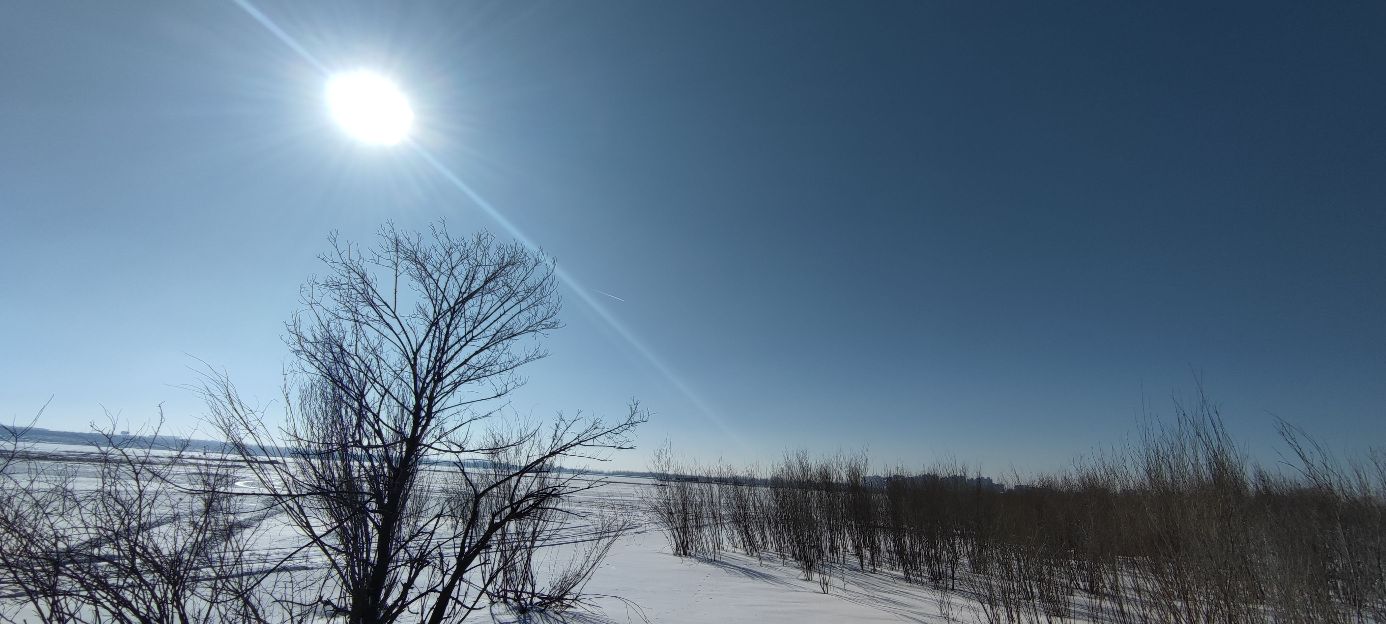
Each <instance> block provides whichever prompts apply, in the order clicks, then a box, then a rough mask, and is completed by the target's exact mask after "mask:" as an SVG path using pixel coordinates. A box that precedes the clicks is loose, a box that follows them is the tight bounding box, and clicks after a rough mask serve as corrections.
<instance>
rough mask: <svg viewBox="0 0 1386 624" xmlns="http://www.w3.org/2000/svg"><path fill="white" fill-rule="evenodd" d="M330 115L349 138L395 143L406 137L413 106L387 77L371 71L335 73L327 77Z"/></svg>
mask: <svg viewBox="0 0 1386 624" xmlns="http://www.w3.org/2000/svg"><path fill="white" fill-rule="evenodd" d="M327 106H328V108H329V109H330V110H331V111H332V119H333V120H335V121H336V122H337V124H338V125H340V126H341V127H342V129H343V130H345V131H346V133H347V134H349V135H351V137H352V138H354V139H356V140H358V141H361V142H362V143H368V144H371V145H395V144H397V143H399V142H400V141H403V140H404V139H406V138H408V137H409V131H410V129H412V128H413V126H414V109H412V108H410V107H409V99H408V98H406V97H405V96H404V92H402V91H400V90H399V87H396V86H395V83H393V82H391V81H390V79H389V78H386V77H384V76H381V75H380V74H377V73H375V72H372V71H367V70H357V71H352V72H346V73H341V74H336V75H334V76H332V77H331V78H329V79H328V81H327Z"/></svg>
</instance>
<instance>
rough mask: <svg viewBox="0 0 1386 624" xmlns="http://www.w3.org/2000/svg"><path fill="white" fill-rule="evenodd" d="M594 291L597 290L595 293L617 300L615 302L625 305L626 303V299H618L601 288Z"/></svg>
mask: <svg viewBox="0 0 1386 624" xmlns="http://www.w3.org/2000/svg"><path fill="white" fill-rule="evenodd" d="M592 290H595V291H597V292H599V293H601V294H603V295H606V296H608V297H611V298H612V299H615V300H617V301H620V302H621V303H625V302H626V300H625V299H622V298H620V297H617V296H616V295H613V294H611V293H609V292H606V291H605V290H602V289H600V288H593V289H592Z"/></svg>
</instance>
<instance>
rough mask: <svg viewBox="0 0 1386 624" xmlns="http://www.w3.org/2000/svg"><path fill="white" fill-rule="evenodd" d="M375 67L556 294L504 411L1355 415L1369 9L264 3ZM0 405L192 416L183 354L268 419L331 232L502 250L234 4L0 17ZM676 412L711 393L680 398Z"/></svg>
mask: <svg viewBox="0 0 1386 624" xmlns="http://www.w3.org/2000/svg"><path fill="white" fill-rule="evenodd" d="M255 6H257V7H259V9H260V10H262V11H263V12H264V14H265V15H266V16H268V18H269V19H271V20H272V21H273V22H274V23H275V24H277V25H278V26H279V27H280V28H282V30H283V31H284V32H285V33H287V34H288V35H289V36H290V37H292V38H293V39H295V40H296V41H297V42H298V43H299V44H301V45H302V47H303V48H304V49H305V50H308V51H309V52H310V54H312V55H313V56H314V57H316V58H317V59H319V60H320V61H321V62H322V63H323V64H324V65H326V66H327V67H328V68H329V69H332V70H350V69H356V68H361V67H365V68H372V69H375V70H378V71H381V72H383V73H387V74H389V75H391V76H393V77H394V78H395V79H396V81H397V82H398V83H399V84H400V85H401V87H402V88H403V89H405V90H406V91H407V92H408V93H409V95H410V97H411V99H412V102H413V104H414V106H415V109H416V112H417V115H418V126H419V127H418V133H417V135H416V139H415V140H416V141H417V143H418V144H419V145H420V146H421V147H423V148H424V149H425V150H427V151H428V152H429V153H430V154H432V155H434V156H435V157H436V158H437V160H438V162H440V163H442V164H443V165H444V166H446V167H447V168H448V169H449V170H450V171H451V172H453V173H454V174H455V175H456V176H457V177H458V179H460V180H463V181H465V183H466V184H468V185H470V186H471V187H472V188H473V189H474V190H475V191H476V192H477V193H478V194H479V195H480V196H482V197H484V198H485V199H486V200H487V201H489V202H490V203H491V204H492V205H493V206H494V207H495V208H496V209H497V210H498V211H500V212H501V213H503V214H504V215H505V217H506V218H507V219H509V220H510V221H511V222H513V223H514V224H515V225H516V226H517V227H518V228H520V230H522V231H523V232H524V233H525V235H526V236H527V237H529V238H530V239H532V240H533V241H535V242H537V243H538V244H540V245H541V246H542V247H543V248H544V249H545V250H546V251H547V252H549V253H551V254H552V255H553V256H555V257H556V258H557V259H558V262H559V264H560V266H562V267H563V268H564V270H565V271H567V272H569V273H570V274H572V275H573V276H575V277H576V278H577V279H578V280H579V281H580V282H581V283H582V285H583V286H585V287H587V288H590V289H600V290H602V291H605V292H608V293H611V294H614V295H617V296H619V297H620V298H622V299H624V301H623V302H622V301H616V300H614V299H607V298H604V297H601V296H600V295H593V294H592V293H593V292H595V291H589V292H588V296H596V297H597V299H599V300H601V303H602V305H603V306H605V308H606V311H607V312H608V313H609V314H610V315H611V316H612V317H613V318H615V319H617V320H618V321H619V322H620V323H621V324H622V325H623V326H624V327H625V328H627V329H628V330H629V332H630V334H631V335H633V336H635V337H636V339H637V340H638V341H639V343H640V344H641V345H643V347H644V348H645V349H647V350H648V351H649V352H650V353H653V354H655V355H656V357H658V358H659V359H660V360H661V361H663V362H664V363H665V364H666V365H667V367H668V369H669V371H670V372H671V373H672V374H673V375H674V376H676V377H677V379H678V380H679V381H680V383H682V384H683V385H684V386H685V387H686V388H687V389H688V390H689V391H691V393H692V394H694V395H696V396H697V397H698V399H697V400H695V399H693V398H691V397H690V396H689V394H690V392H685V391H683V390H681V389H680V388H679V387H678V385H677V384H675V383H673V382H671V381H670V379H669V378H668V377H667V376H666V375H664V374H661V373H660V372H659V371H657V370H655V369H653V368H652V367H651V365H650V363H649V361H648V360H647V359H646V358H645V357H644V356H642V355H641V353H640V352H639V349H638V348H636V347H634V346H632V345H631V344H630V343H629V342H628V341H627V340H625V339H624V338H622V337H621V336H620V335H619V334H618V333H617V332H616V331H615V330H613V329H612V328H611V327H610V326H609V325H608V324H607V323H606V322H604V321H603V320H602V319H601V318H600V317H599V315H598V314H597V313H595V312H594V311H593V310H592V309H591V308H590V307H589V306H587V305H586V304H585V303H584V302H583V301H582V300H581V298H580V297H579V296H577V295H576V294H575V293H572V292H568V293H567V297H566V307H565V311H564V315H563V318H564V320H565V322H566V327H565V328H563V329H561V330H559V331H557V332H555V333H554V334H553V335H551V336H550V337H549V338H548V341H547V345H548V347H549V349H550V351H551V352H552V355H551V357H549V358H548V359H547V360H544V361H542V362H540V363H538V364H536V365H534V366H532V367H531V368H530V369H529V370H528V371H527V373H528V377H529V380H530V381H529V384H528V385H527V386H526V387H525V388H524V389H522V390H521V391H519V392H517V393H516V394H515V395H514V396H513V397H512V403H513V407H514V409H515V410H516V411H518V412H519V413H521V414H527V415H533V416H535V417H541V416H546V415H549V414H552V413H554V412H556V411H558V410H563V411H565V412H568V413H572V412H575V411H577V410H583V411H584V413H597V414H610V415H618V414H619V413H620V412H621V411H622V409H623V407H622V406H623V405H624V404H625V403H626V402H627V401H628V400H629V399H630V398H632V397H636V398H639V399H640V400H641V401H642V402H643V403H644V405H645V406H646V407H648V408H649V409H650V410H651V411H652V412H653V413H654V415H655V416H654V419H653V420H652V421H651V422H650V423H649V424H648V425H646V426H645V427H644V428H643V430H642V431H641V433H640V434H639V439H638V442H639V444H640V445H641V448H640V450H638V451H636V452H634V453H631V454H628V455H627V456H625V457H623V458H622V459H621V462H620V463H621V464H622V465H624V466H627V467H640V466H643V465H644V463H645V460H646V458H647V457H648V451H649V450H650V449H651V448H652V447H654V446H656V445H658V444H659V443H660V442H661V441H663V440H664V439H666V438H668V439H670V440H671V441H672V442H673V444H674V446H675V448H676V450H678V451H680V452H681V453H683V454H686V455H688V456H693V457H697V458H700V459H702V460H704V461H712V460H715V459H717V458H718V457H721V458H724V459H727V460H729V461H734V462H744V461H756V460H760V461H764V460H767V459H773V458H774V457H776V456H778V455H779V454H780V453H781V452H782V451H784V450H785V449H787V448H795V447H807V448H810V449H812V450H814V451H818V452H831V451H834V450H837V449H843V450H849V451H850V450H855V449H859V448H863V447H865V448H869V450H870V452H871V455H872V457H873V460H874V461H875V462H876V463H877V464H878V465H887V464H890V465H893V464H897V463H899V464H904V465H907V466H918V465H921V464H924V463H927V462H929V461H932V460H933V459H935V458H937V457H940V456H943V455H952V456H956V457H957V458H959V459H962V460H965V461H969V462H974V463H980V464H982V467H983V469H984V470H986V471H988V472H994V473H1000V472H1004V471H1007V470H1009V468H1010V467H1011V466H1015V467H1017V468H1020V469H1022V470H1029V469H1048V468H1058V467H1062V466H1064V465H1066V464H1067V463H1068V461H1069V460H1070V458H1072V457H1073V456H1074V455H1076V454H1080V453H1085V452H1088V451H1091V450H1092V449H1095V448H1099V447H1102V446H1104V445H1110V444H1115V443H1119V442H1120V441H1121V439H1122V436H1123V435H1125V434H1126V433H1127V432H1129V431H1131V430H1132V429H1133V427H1134V425H1135V424H1136V415H1137V413H1138V412H1139V410H1140V406H1141V404H1142V401H1143V400H1146V401H1148V402H1149V403H1150V405H1151V406H1152V407H1153V409H1154V411H1156V412H1157V413H1160V414H1163V415H1165V416H1168V415H1169V414H1170V412H1171V409H1170V400H1169V399H1170V396H1171V395H1172V394H1177V393H1183V394H1187V393H1189V392H1190V391H1191V390H1192V387H1193V377H1194V372H1195V371H1201V373H1202V375H1203V377H1204V382H1205V384H1206V385H1207V387H1208V389H1209V391H1210V393H1211V394H1212V395H1213V397H1214V398H1215V399H1216V400H1217V401H1218V402H1220V403H1221V404H1222V406H1223V409H1224V415H1225V416H1226V418H1227V419H1228V422H1229V424H1230V425H1231V426H1232V428H1233V431H1234V433H1235V434H1236V435H1237V436H1238V438H1239V439H1241V440H1243V441H1244V442H1245V443H1246V444H1247V445H1248V447H1249V448H1251V450H1252V451H1253V452H1255V453H1257V454H1260V455H1261V456H1262V457H1265V458H1270V459H1273V458H1274V450H1273V448H1274V447H1273V435H1274V434H1273V425H1272V417H1271V415H1272V414H1274V415H1278V416H1280V417H1283V418H1286V419H1288V420H1290V421H1292V422H1295V423H1297V424H1300V425H1302V426H1304V427H1306V428H1307V429H1308V430H1309V431H1311V432H1313V433H1315V434H1317V435H1319V436H1320V437H1322V438H1323V439H1324V440H1325V441H1327V442H1328V443H1329V445H1330V447H1332V448H1334V449H1338V450H1343V451H1348V452H1351V451H1354V450H1360V449H1361V448H1363V447H1364V446H1366V445H1368V444H1373V443H1376V444H1379V443H1380V442H1381V441H1382V440H1384V439H1386V323H1383V319H1386V245H1383V241H1384V240H1386V210H1383V207H1386V124H1384V123H1383V122H1382V119H1383V114H1386V81H1384V80H1383V79H1382V77H1383V76H1384V75H1386V38H1382V37H1380V36H1379V35H1380V33H1381V32H1386V6H1384V5H1381V4H1379V3H1335V4H1332V5H1325V4H1322V3H1314V4H1312V5H1311V4H1304V3H1284V4H1281V3H1267V2H1257V3H1246V4H1240V5H1238V4H1228V5H1223V6H1217V7H1209V6H1205V3H1183V4H1172V3H1159V4H1158V5H1157V4H1153V3H1152V4H1136V3H1062V4H1055V5H1049V6H1040V5H1037V4H1034V3H1025V4H1015V5H1006V4H1000V3H929V2H878V3H870V4H867V5H859V4H854V3H845V2H844V3H807V2H768V1H767V2H753V3H734V2H685V3H641V2H582V3H575V2H568V3H559V2H555V3H520V2H496V3H481V2H439V3H434V4H430V3H408V4H401V5H395V4H386V3H362V4H353V3H346V2H334V3H293V4H275V3H269V2H265V3H263V4H260V3H257V4H256V5H255ZM0 14H3V18H2V19H0V85H3V86H0V316H2V317H3V323H0V354H3V357H0V417H3V418H4V419H5V420H7V421H9V420H18V421H25V420H27V418H29V417H30V416H31V415H32V414H33V413H34V412H35V411H36V410H37V409H38V408H39V406H41V405H42V404H43V403H44V402H45V401H46V400H47V399H48V398H49V396H50V395H51V396H53V397H54V398H53V401H52V404H51V405H50V406H49V408H48V411H47V412H46V413H45V414H44V416H43V419H42V420H41V421H40V423H39V424H40V426H47V427H52V428H66V429H83V428H85V427H86V426H87V424H88V423H90V422H92V421H97V422H101V421H102V420H103V418H104V416H103V415H102V414H103V408H104V409H109V410H111V411H112V412H117V413H119V414H120V417H121V419H122V422H128V423H133V424H135V425H138V424H139V423H142V422H145V421H147V420H149V419H151V418H152V416H153V415H154V414H155V410H156V406H158V405H159V404H161V403H162V405H163V406H164V409H165V411H166V412H167V415H168V417H169V420H170V422H171V424H172V425H174V426H175V427H178V428H182V429H191V428H193V427H195V426H196V422H197V417H198V414H199V413H200V412H201V407H200V404H199V402H198V400H197V398H196V397H195V396H194V395H193V394H191V393H190V392H188V391H186V390H184V389H182V388H181V386H183V385H185V384H188V383H191V382H194V381H195V380H196V375H195V372H194V370H193V369H195V368H196V367H198V366H200V364H199V359H200V360H202V361H205V362H207V363H210V364H211V365H213V366H215V367H217V368H224V369H226V370H227V371H228V372H229V373H230V374H231V376H232V378H233V379H234V380H236V381H237V382H238V383H239V384H240V385H241V387H242V390H243V392H245V393H246V394H248V395H251V396H254V397H257V398H258V399H259V400H260V401H261V402H262V403H265V404H266V405H270V406H271V407H272V405H273V402H274V401H275V399H276V397H277V386H278V383H279V380H280V372H281V370H282V369H283V367H284V366H285V364H286V357H287V349H286V348H285V347H284V346H283V344H282V342H281V339H280V337H281V335H282V334H283V322H284V321H285V320H286V319H288V317H289V315H290V314H291V313H292V312H293V311H294V310H295V309H296V308H297V305H298V304H297V296H298V287H299V285H300V284H301V283H303V281H304V280H305V279H306V278H307V277H308V276H309V275H310V274H312V273H314V272H315V271H318V270H319V265H318V264H317V262H316V260H315V256H316V255H317V254H318V253H320V252H322V251H323V250H324V249H325V248H326V237H327V234H328V232H329V231H332V230H338V231H340V232H341V233H342V235H343V236H344V237H346V238H348V239H354V240H366V239H368V238H369V237H370V236H371V233H372V232H373V231H374V230H375V229H376V228H377V227H378V226H379V225H380V224H381V223H382V222H384V221H386V220H393V221H394V222H395V223H397V224H398V225H401V226H404V227H410V228H414V227H425V226H426V225H427V224H428V223H429V222H430V221H433V220H436V219H440V218H445V219H446V220H447V222H448V223H449V226H450V227H451V228H452V229H454V230H459V231H466V230H472V229H477V228H491V229H493V230H497V231H503V230H501V229H500V228H499V227H498V226H497V224H496V223H495V222H494V220H492V219H491V218H490V217H489V216H487V214H486V213H485V211H483V210H481V209H479V208H478V206H477V205H476V204H475V202H473V201H471V200H469V198H467V197H466V196H465V195H464V194H462V193H460V192H459V190H458V189H457V188H455V187H454V186H452V185H451V184H450V183H449V182H448V181H447V180H446V179H445V178H444V177H443V176H441V175H439V173H438V172H437V171H435V170H433V169H432V168H430V167H429V165H428V164H427V163H426V162H425V161H424V160H422V159H421V158H420V156H419V155H418V154H417V153H415V152H413V151H411V150H409V149H381V148H367V147H363V146H359V145H356V144H353V143H352V142H351V141H350V139H348V138H346V137H344V136H343V135H342V133H341V132H340V131H339V130H338V129H337V128H336V127H334V126H333V125H332V124H331V122H330V120H329V119H328V116H327V112H326V106H325V103H324V102H323V81H324V76H323V75H322V73H321V71H320V70H318V69H317V68H315V67H313V65H312V64H310V63H308V62H307V61H305V60H304V59H303V58H302V57H301V56H299V55H298V54H296V53H295V52H294V51H293V50H292V49H290V48H289V47H288V46H286V45H285V44H284V43H283V42H282V41H280V40H279V39H277V38H276V37H275V36H274V35H273V34H272V33H271V32H269V30H267V29H266V28H265V27H264V26H263V25H262V24H260V23H258V22H257V21H255V20H254V19H252V18H251V17H250V16H249V15H248V14H247V12H246V11H244V10H242V8H240V7H238V6H237V5H236V4H234V3H232V2H206V3H187V2H146V3H134V4H121V5H120V6H115V5H111V6H94V5H91V4H86V3H77V2H24V3H9V4H6V5H5V7H4V8H3V9H0ZM699 401H700V402H701V403H702V405H701V406H700V405H699V404H698V403H699Z"/></svg>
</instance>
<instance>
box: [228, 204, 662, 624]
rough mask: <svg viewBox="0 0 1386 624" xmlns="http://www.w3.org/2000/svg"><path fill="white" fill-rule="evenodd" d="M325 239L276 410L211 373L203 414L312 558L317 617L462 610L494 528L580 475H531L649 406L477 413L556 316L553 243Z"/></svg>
mask: <svg viewBox="0 0 1386 624" xmlns="http://www.w3.org/2000/svg"><path fill="white" fill-rule="evenodd" d="M332 243H333V250H332V252H331V253H329V254H326V255H325V256H323V258H322V259H323V261H324V262H325V263H326V265H327V267H328V273H327V275H326V276H325V277H322V278H315V279H313V280H311V281H310V282H309V283H308V284H307V285H306V286H305V287H304V289H303V297H302V299H303V304H304V309H303V311H302V312H300V313H299V314H298V315H296V316H295V318H294V319H293V321H292V322H291V323H289V325H288V338H287V341H288V343H289V345H290V347H291V349H292V350H293V353H294V355H295V356H296V359H297V363H298V364H297V366H296V367H295V368H293V369H291V370H290V372H289V381H288V382H287V383H286V390H285V401H286V404H287V405H290V406H291V408H290V409H289V410H288V412H287V414H286V416H285V418H284V420H283V424H282V426H280V427H277V428H273V429H272V428H271V427H270V426H268V425H267V423H266V422H265V420H264V419H263V414H262V412H260V411H258V410H257V409H255V408H253V407H252V406H250V405H248V404H247V403H246V402H245V401H243V400H242V399H241V398H240V396H239V395H238V394H237V393H236V390H235V388H234V386H232V385H231V383H230V382H229V380H228V379H227V378H226V377H225V376H224V375H217V374H212V375H209V376H208V378H207V379H206V383H205V384H204V386H203V390H204V391H205V393H206V396H207V398H208V402H209V406H210V409H211V415H212V419H213V421H214V423H215V425H216V426H217V428H218V429H219V430H220V431H221V432H222V434H223V435H224V436H225V437H226V439H228V440H229V441H230V442H231V444H232V445H233V446H234V447H235V448H236V450H237V451H238V452H239V453H240V454H241V455H242V456H243V457H244V458H245V459H246V463H247V465H248V466H250V470H251V472H252V473H253V476H254V478H255V479H256V480H257V481H258V483H259V485H260V487H261V488H263V489H264V491H266V492H268V493H269V495H270V497H271V498H272V499H273V500H274V502H275V505H276V506H277V507H278V508H279V509H281V510H282V511H284V512H285V513H286V514H287V516H288V518H289V519H290V521H291V523H292V524H293V526H294V527H295V528H296V529H297V530H298V531H300V532H301V533H302V534H303V535H304V536H306V538H307V541H306V545H305V548H307V549H310V550H313V551H316V552H317V554H318V555H320V556H321V557H322V558H323V559H324V560H325V566H326V569H327V572H326V573H325V574H324V576H323V577H322V578H321V579H320V583H321V584H320V586H319V591H318V592H316V593H315V594H314V595H320V596H321V597H320V598H318V599H317V604H316V605H315V606H316V607H317V608H318V609H320V610H321V611H322V612H323V613H324V614H325V615H328V616H332V617H344V618H345V619H346V621H348V622H350V623H352V624H378V623H384V622H396V621H419V622H431V623H435V624H436V623H441V622H452V621H457V620H460V619H461V618H463V617H465V616H466V614H467V613H470V612H472V611H474V610H476V609H479V608H482V606H481V604H480V601H481V600H482V599H484V598H485V597H486V596H487V591H486V589H487V587H488V586H489V585H490V584H491V583H492V582H493V581H494V578H488V577H487V575H484V574H481V569H480V566H481V564H482V563H483V562H485V561H486V560H487V558H488V557H490V556H491V555H492V554H493V551H494V548H495V545H496V544H497V540H498V538H500V537H501V536H505V535H507V532H508V531H509V529H510V527H512V526H513V525H515V524H516V523H523V522H525V521H526V519H528V518H531V517H533V516H535V515H536V514H542V513H545V510H546V509H549V508H551V507H553V506H555V505H556V503H557V501H559V500H561V499H562V498H563V497H564V496H567V495H568V494H570V493H572V492H573V491H574V489H575V488H576V487H577V486H576V485H575V484H574V483H573V482H572V481H570V480H561V479H558V480H556V479H540V478H535V475H536V474H538V473H541V472H545V471H548V470H550V469H552V467H553V466H555V465H556V464H558V463H559V462H560V461H562V460H564V459H565V458H583V459H598V460H599V459H604V458H605V453H606V452H609V451H611V450H614V449H620V448H627V444H628V443H627V437H626V436H627V434H628V432H630V430H631V429H632V428H633V427H635V426H636V425H637V424H639V423H640V422H643V421H644V419H645V416H644V412H642V411H641V410H640V409H639V408H638V406H637V405H634V404H632V406H631V409H630V412H629V414H627V415H626V416H625V417H624V418H623V419H621V420H620V421H619V422H616V423H614V424H605V423H603V422H602V421H600V420H579V419H568V418H563V417H561V416H560V418H559V419H558V422H556V423H554V424H553V425H552V426H551V427H549V428H547V429H543V428H539V427H531V428H527V429H517V428H515V427H511V428H509V431H510V433H508V434H504V435H502V434H499V433H496V432H495V428H489V429H488V425H489V424H490V423H491V422H494V420H493V419H496V418H497V416H498V414H499V413H500V410H501V409H502V408H503V405H502V404H500V402H499V401H498V399H502V398H503V397H505V396H506V395H507V394H508V393H509V392H510V391H511V390H513V389H514V388H516V387H517V386H518V385H519V384H520V383H521V379H520V378H519V377H518V376H517V375H516V371H517V369H519V368H520V367H522V366H523V365H525V364H527V363H530V362H533V361H535V360H537V359H539V358H541V357H543V356H544V352H543V351H542V350H541V349H540V348H539V346H538V343H537V338H539V337H540V336H542V335H543V334H544V333H546V332H548V331H550V330H553V329H555V328H557V327H558V326H559V323H558V320H557V313H558V310H559V298H558V295H557V293H556V291H555V280H554V266H553V263H552V261H550V260H549V259H547V258H545V257H543V256H541V255H538V254H534V253H530V252H529V251H528V250H526V249H525V248H524V247H522V246H520V245H518V244H514V243H502V242H498V241H496V240H495V239H494V238H493V237H491V236H490V235H487V234H478V235H476V236H473V237H470V238H466V239H461V238H456V237H453V236H452V235H450V234H449V233H448V232H447V231H446V229H445V228H443V227H441V226H435V227H434V228H432V229H431V231H430V232H429V233H428V234H427V235H420V234H414V233H404V232H400V231H398V230H396V229H395V228H394V227H393V226H386V227H385V228H383V229H382V230H381V233H380V235H379V244H378V246H377V247H375V248H374V249H370V250H362V249H359V248H357V247H355V246H352V245H350V244H345V243H341V242H339V241H338V240H337V239H336V238H335V237H334V238H333V241H332ZM488 432H489V433H488ZM516 449H525V450H527V452H526V453H525V454H524V457H522V458H520V459H513V457H514V454H513V453H511V452H510V451H513V450H516ZM266 455H268V456H269V457H270V459H272V461H264V458H265V456H266ZM435 468H436V469H435Z"/></svg>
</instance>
